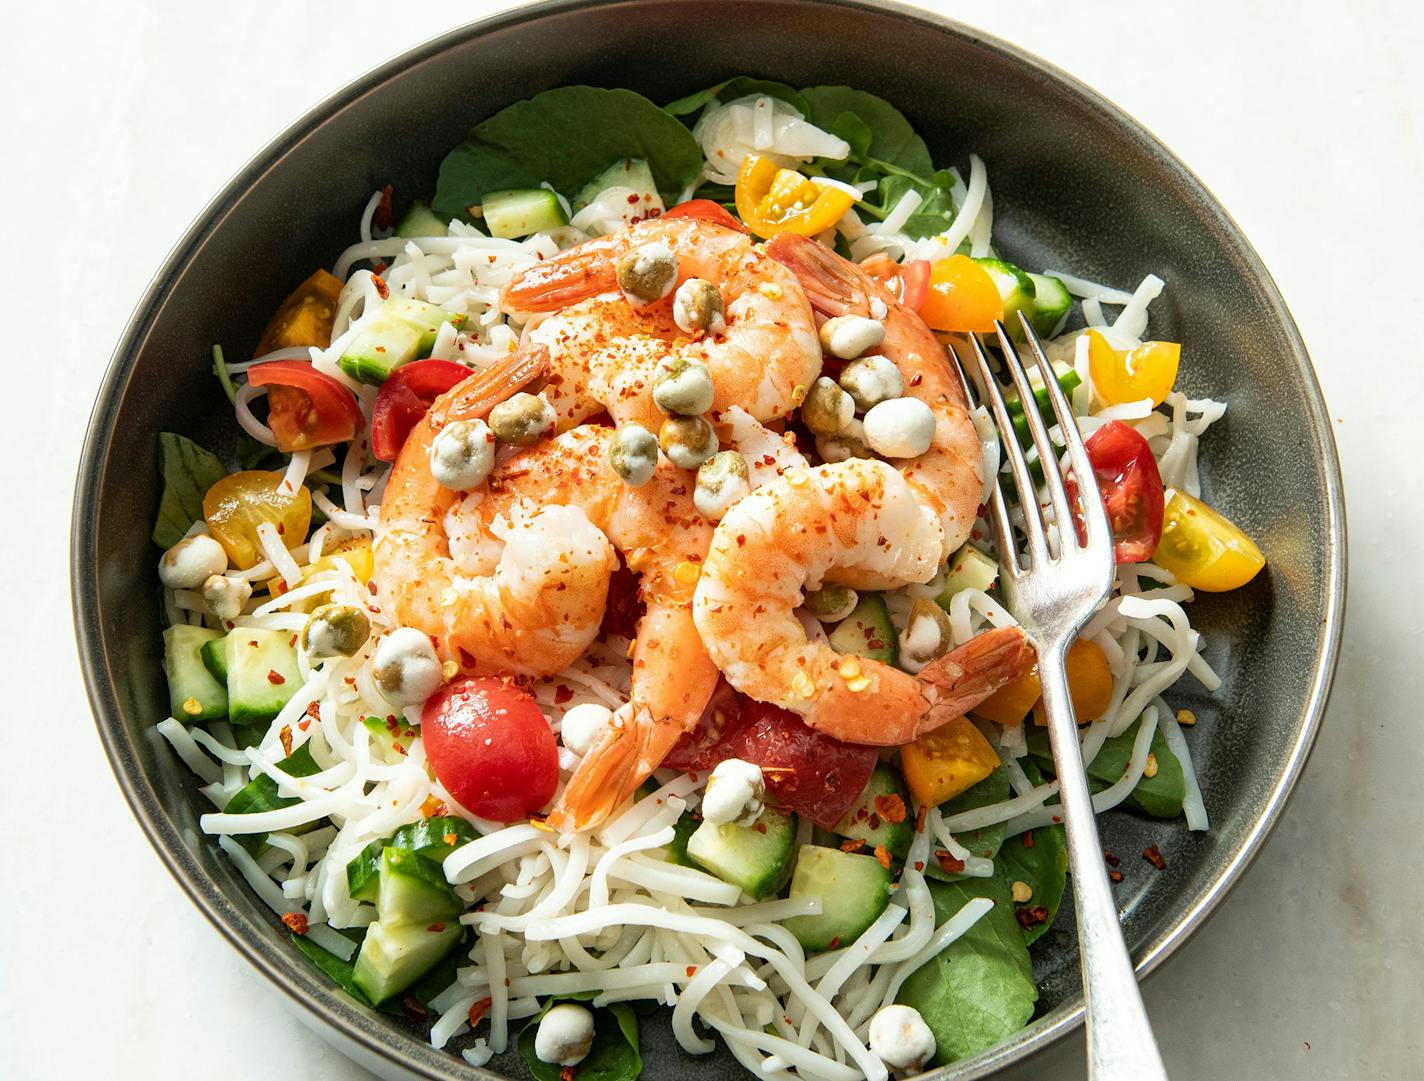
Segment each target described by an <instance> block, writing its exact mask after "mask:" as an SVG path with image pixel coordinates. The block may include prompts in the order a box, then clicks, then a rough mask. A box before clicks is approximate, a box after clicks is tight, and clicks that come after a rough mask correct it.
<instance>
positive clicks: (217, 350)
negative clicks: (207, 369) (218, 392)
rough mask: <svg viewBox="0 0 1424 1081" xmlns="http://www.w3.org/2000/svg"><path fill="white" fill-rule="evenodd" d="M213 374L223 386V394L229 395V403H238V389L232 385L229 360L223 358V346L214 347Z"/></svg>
mask: <svg viewBox="0 0 1424 1081" xmlns="http://www.w3.org/2000/svg"><path fill="white" fill-rule="evenodd" d="M213 374H214V375H215V376H217V377H218V382H219V383H221V384H222V389H223V393H224V394H226V395H227V400H228V401H229V402H234V403H235V402H236V401H237V388H236V387H234V386H233V385H232V376H231V375H229V374H228V371H227V360H226V359H225V358H224V357H223V351H222V346H220V345H216V344H215V345H214V346H213Z"/></svg>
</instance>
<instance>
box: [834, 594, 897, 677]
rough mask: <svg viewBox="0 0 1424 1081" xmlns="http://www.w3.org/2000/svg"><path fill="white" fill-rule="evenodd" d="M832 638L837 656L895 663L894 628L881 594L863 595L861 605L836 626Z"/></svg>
mask: <svg viewBox="0 0 1424 1081" xmlns="http://www.w3.org/2000/svg"><path fill="white" fill-rule="evenodd" d="M830 637H831V647H832V648H833V649H835V650H836V651H837V652H838V653H854V654H856V655H858V656H861V657H870V658H871V659H873V660H877V661H884V662H885V663H886V664H894V663H895V658H896V654H897V650H896V648H895V625H894V624H893V623H891V622H890V612H889V610H888V609H887V608H886V607H885V598H884V597H882V596H881V595H880V594H879V593H862V594H861V595H860V601H859V603H857V604H856V606H855V607H854V608H852V609H851V613H850V615H848V616H846V618H845V619H843V620H841V622H840V623H838V624H837V625H836V629H835V630H833V631H832V632H831V636H830Z"/></svg>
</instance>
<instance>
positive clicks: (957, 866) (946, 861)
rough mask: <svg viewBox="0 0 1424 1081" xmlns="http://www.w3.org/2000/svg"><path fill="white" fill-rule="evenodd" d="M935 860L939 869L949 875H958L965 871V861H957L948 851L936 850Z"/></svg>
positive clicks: (943, 849)
mask: <svg viewBox="0 0 1424 1081" xmlns="http://www.w3.org/2000/svg"><path fill="white" fill-rule="evenodd" d="M934 858H935V862H936V863H937V864H939V869H940V870H941V871H943V872H944V873H945V874H947V875H957V874H959V872H960V871H962V870H964V861H963V860H961V859H956V858H955V857H954V856H953V855H952V854H951V853H950V851H949V850H948V849H945V848H936V849H935V854H934Z"/></svg>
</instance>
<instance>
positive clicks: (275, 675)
mask: <svg viewBox="0 0 1424 1081" xmlns="http://www.w3.org/2000/svg"><path fill="white" fill-rule="evenodd" d="M267 682H268V683H270V684H272V686H274V687H280V686H281V685H282V684H283V683H286V682H287V677H286V676H284V675H282V673H281V672H279V671H277V669H275V668H269V669H267Z"/></svg>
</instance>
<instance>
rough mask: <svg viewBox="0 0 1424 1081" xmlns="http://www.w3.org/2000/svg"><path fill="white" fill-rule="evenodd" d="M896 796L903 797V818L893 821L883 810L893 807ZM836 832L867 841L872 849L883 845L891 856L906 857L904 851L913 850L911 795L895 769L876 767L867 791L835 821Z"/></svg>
mask: <svg viewBox="0 0 1424 1081" xmlns="http://www.w3.org/2000/svg"><path fill="white" fill-rule="evenodd" d="M895 799H898V800H899V801H900V804H899V813H900V814H901V818H900V821H898V822H891V821H890V820H889V819H888V818H887V817H885V813H884V812H885V811H886V810H890V809H892V808H893V804H894V800H895ZM876 800H880V801H881V803H877V802H876ZM835 832H836V833H838V834H840V835H841V836H842V837H849V838H851V839H852V840H856V841H864V842H865V843H866V845H868V846H869V847H870V848H871V849H875V848H877V847H884V849H885V850H886V851H887V852H889V853H890V854H891V855H892V856H898V857H899V858H900V859H904V858H905V853H906V852H908V851H909V850H910V841H911V840H913V839H914V836H915V823H914V820H913V818H912V817H911V815H910V797H909V796H908V795H907V794H906V792H905V786H904V785H903V784H901V783H900V779H899V778H898V777H897V776H895V772H894V771H893V770H890V769H887V768H886V767H884V766H876V767H875V772H874V773H872V774H871V775H870V781H869V783H868V784H867V785H866V786H865V792H864V793H863V794H862V795H861V797H860V800H859V801H858V802H857V803H856V805H855V806H854V807H852V808H851V809H850V810H849V811H847V812H846V813H845V815H844V816H843V817H842V818H841V820H840V821H839V822H837V823H836V828H835Z"/></svg>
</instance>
